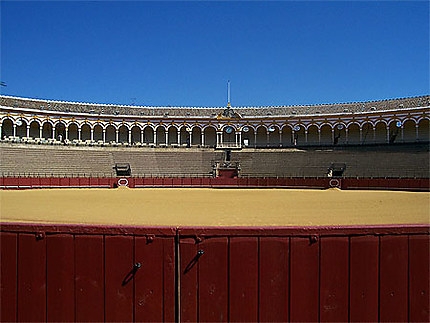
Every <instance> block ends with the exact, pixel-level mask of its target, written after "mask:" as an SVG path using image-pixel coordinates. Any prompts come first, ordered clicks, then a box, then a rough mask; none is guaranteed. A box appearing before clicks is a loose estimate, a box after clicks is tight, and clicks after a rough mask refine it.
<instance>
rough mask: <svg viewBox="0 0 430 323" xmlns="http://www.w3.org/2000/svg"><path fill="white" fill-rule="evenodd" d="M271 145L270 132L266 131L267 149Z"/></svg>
mask: <svg viewBox="0 0 430 323" xmlns="http://www.w3.org/2000/svg"><path fill="white" fill-rule="evenodd" d="M269 143H270V132H269V130H266V147H267V146H269Z"/></svg>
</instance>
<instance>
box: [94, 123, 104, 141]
mask: <svg viewBox="0 0 430 323" xmlns="http://www.w3.org/2000/svg"><path fill="white" fill-rule="evenodd" d="M93 136H94V141H103V128H102V126H101V125H99V124H97V125H95V126H94V134H93Z"/></svg>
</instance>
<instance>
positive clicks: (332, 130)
mask: <svg viewBox="0 0 430 323" xmlns="http://www.w3.org/2000/svg"><path fill="white" fill-rule="evenodd" d="M331 144H332V145H334V128H332V129H331Z"/></svg>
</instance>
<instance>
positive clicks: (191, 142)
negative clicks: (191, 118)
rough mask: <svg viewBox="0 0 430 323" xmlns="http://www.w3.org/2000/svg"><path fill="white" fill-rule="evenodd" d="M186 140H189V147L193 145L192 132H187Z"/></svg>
mask: <svg viewBox="0 0 430 323" xmlns="http://www.w3.org/2000/svg"><path fill="white" fill-rule="evenodd" d="M188 138H190V146H191V145H192V144H193V132H192V131H188Z"/></svg>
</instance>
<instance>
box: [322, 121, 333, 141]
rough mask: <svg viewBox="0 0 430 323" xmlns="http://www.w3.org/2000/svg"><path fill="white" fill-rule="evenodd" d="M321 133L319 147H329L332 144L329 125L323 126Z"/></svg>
mask: <svg viewBox="0 0 430 323" xmlns="http://www.w3.org/2000/svg"><path fill="white" fill-rule="evenodd" d="M320 131H321V145H323V146H330V145H332V144H333V134H332V128H331V126H330V125H328V124H325V125H323V126H322V127H321V128H320Z"/></svg>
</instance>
